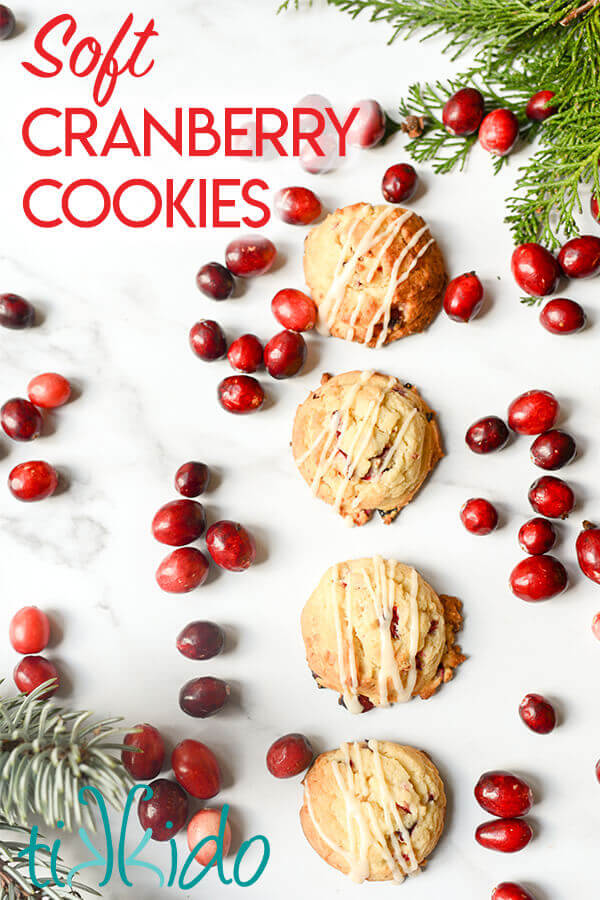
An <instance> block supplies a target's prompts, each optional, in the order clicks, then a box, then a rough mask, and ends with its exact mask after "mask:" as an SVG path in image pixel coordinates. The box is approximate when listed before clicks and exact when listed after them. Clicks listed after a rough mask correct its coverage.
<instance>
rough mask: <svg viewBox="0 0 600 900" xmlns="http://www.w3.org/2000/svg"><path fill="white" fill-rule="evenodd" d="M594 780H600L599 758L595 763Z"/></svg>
mask: <svg viewBox="0 0 600 900" xmlns="http://www.w3.org/2000/svg"><path fill="white" fill-rule="evenodd" d="M596 780H597V781H600V759H599V760H598V762H597V763H596Z"/></svg>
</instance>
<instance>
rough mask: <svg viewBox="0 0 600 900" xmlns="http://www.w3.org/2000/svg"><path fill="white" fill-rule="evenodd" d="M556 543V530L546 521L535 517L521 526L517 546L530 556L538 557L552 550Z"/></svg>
mask: <svg viewBox="0 0 600 900" xmlns="http://www.w3.org/2000/svg"><path fill="white" fill-rule="evenodd" d="M555 543H556V529H555V528H554V525H553V524H552V522H550V521H548V519H542V518H541V517H539V516H537V517H535V518H533V519H530V520H529V521H528V522H525V523H524V524H523V525H521V527H520V529H519V546H520V547H521V549H522V550H524V551H525V553H529V554H530V555H531V556H539V555H540V554H542V553H547V552H548V551H549V550H552V548H553V547H554V544H555Z"/></svg>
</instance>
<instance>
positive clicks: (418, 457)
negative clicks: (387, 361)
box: [292, 372, 442, 525]
mask: <svg viewBox="0 0 600 900" xmlns="http://www.w3.org/2000/svg"><path fill="white" fill-rule="evenodd" d="M292 450H293V454H294V459H295V461H296V465H297V466H298V469H299V470H300V474H301V475H302V477H303V478H304V480H305V481H306V482H307V483H308V484H309V485H310V486H311V488H312V491H313V493H314V494H315V496H317V497H320V498H321V500H324V501H325V502H326V503H329V504H331V505H332V506H333V507H334V509H335V511H336V512H338V513H339V514H340V515H341V516H343V517H344V518H345V519H346V520H347V521H348V522H349V523H354V524H355V525H363V524H364V523H365V522H367V521H368V520H369V518H370V517H371V515H372V514H373V512H374V510H376V509H377V510H379V511H380V513H381V514H382V516H383V519H384V522H386V524H389V522H391V521H392V520H393V519H394V517H395V516H396V515H397V514H398V512H399V511H400V510H401V509H402V507H403V506H405V505H406V504H407V503H408V502H409V501H410V500H411V499H412V498H413V496H414V495H415V494H416V492H417V491H418V490H419V488H420V487H421V485H422V483H423V482H424V481H425V478H426V477H427V475H428V473H429V472H430V471H431V469H432V468H433V467H434V466H435V464H436V462H437V461H438V460H439V459H440V458H441V456H442V449H441V445H440V436H439V431H438V428H437V424H436V422H435V421H434V413H433V412H432V410H431V409H430V408H429V407H428V406H427V404H426V403H425V402H424V401H423V399H422V397H421V396H420V394H419V392H418V391H417V390H416V389H415V388H414V387H413V386H412V385H410V384H402V383H401V382H400V381H399V380H398V379H397V378H394V377H393V376H388V375H381V374H379V373H377V372H346V373H345V374H344V375H336V376H335V377H332V376H331V375H323V377H322V379H321V386H320V387H319V388H318V389H317V390H316V391H314V392H313V393H312V394H310V395H309V396H308V398H307V399H306V400H305V401H304V403H302V404H301V405H300V406H299V407H298V410H297V412H296V418H295V420H294V428H293V433H292Z"/></svg>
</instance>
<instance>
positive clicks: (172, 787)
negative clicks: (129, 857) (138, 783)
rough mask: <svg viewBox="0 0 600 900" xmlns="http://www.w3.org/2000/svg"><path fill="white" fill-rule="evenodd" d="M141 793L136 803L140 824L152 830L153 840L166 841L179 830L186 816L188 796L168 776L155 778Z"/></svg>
mask: <svg viewBox="0 0 600 900" xmlns="http://www.w3.org/2000/svg"><path fill="white" fill-rule="evenodd" d="M146 793H148V794H150V796H149V797H146V794H142V796H141V799H140V802H139V804H138V818H139V820H140V825H141V826H142V828H143V829H144V830H145V831H147V830H148V829H150V831H151V832H152V834H151V838H152V840H153V841H168V840H170V838H172V837H174V836H175V835H176V834H177V832H178V831H181V829H182V828H183V826H184V825H185V821H186V819H187V817H188V798H187V796H186V794H185V791H184V790H182V788H181V787H180V785H178V784H177V782H175V781H171V780H170V779H169V778H157V779H156V781H152V782H151V783H150V784H149V785H148V788H147V792H146Z"/></svg>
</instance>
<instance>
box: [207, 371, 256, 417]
mask: <svg viewBox="0 0 600 900" xmlns="http://www.w3.org/2000/svg"><path fill="white" fill-rule="evenodd" d="M218 394H219V402H220V404H221V406H222V407H223V409H226V410H227V412H231V413H237V414H239V415H244V414H245V413H250V412H254V411H255V410H256V409H260V407H261V406H262V405H263V403H264V401H265V392H264V391H263V389H262V387H261V385H260V382H259V381H257V380H256V378H253V377H252V376H251V375H230V376H229V377H228V378H224V379H223V381H221V383H220V384H219V387H218Z"/></svg>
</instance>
